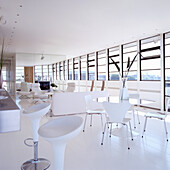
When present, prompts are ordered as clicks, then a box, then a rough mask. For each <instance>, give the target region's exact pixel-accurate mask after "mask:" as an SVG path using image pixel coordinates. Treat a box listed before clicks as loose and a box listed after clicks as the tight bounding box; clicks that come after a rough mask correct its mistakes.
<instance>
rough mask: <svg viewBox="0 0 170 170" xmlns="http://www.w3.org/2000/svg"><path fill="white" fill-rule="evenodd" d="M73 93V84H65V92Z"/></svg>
mask: <svg viewBox="0 0 170 170" xmlns="http://www.w3.org/2000/svg"><path fill="white" fill-rule="evenodd" d="M74 91H75V83H67V89H66V92H74Z"/></svg>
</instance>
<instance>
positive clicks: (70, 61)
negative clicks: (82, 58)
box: [68, 59, 73, 80]
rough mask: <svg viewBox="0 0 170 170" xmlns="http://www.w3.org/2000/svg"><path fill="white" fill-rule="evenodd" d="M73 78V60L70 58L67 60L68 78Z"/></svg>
mask: <svg viewBox="0 0 170 170" xmlns="http://www.w3.org/2000/svg"><path fill="white" fill-rule="evenodd" d="M72 79H73V62H72V59H69V60H68V80H72Z"/></svg>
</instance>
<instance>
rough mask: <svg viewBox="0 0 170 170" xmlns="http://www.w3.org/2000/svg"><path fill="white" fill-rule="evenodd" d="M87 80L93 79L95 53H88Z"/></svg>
mask: <svg viewBox="0 0 170 170" xmlns="http://www.w3.org/2000/svg"><path fill="white" fill-rule="evenodd" d="M87 58H88V61H87V62H88V80H94V79H95V53H91V54H88V57H87Z"/></svg>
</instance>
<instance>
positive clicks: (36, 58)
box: [16, 53, 66, 67]
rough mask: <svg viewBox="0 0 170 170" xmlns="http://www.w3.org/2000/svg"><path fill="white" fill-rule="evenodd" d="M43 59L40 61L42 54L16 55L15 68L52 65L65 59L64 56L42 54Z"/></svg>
mask: <svg viewBox="0 0 170 170" xmlns="http://www.w3.org/2000/svg"><path fill="white" fill-rule="evenodd" d="M43 56H44V59H43V60H41V57H42V54H31V53H17V54H16V66H17V67H18V66H35V65H43V64H54V63H56V62H59V61H63V60H65V59H66V56H64V55H54V54H43Z"/></svg>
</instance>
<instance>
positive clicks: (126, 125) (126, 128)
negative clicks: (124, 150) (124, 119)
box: [123, 124, 130, 150]
mask: <svg viewBox="0 0 170 170" xmlns="http://www.w3.org/2000/svg"><path fill="white" fill-rule="evenodd" d="M123 125H125V126H126V131H127V145H128V150H129V149H130V147H129V139H128V133H129V131H128V125H127V124H123Z"/></svg>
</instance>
